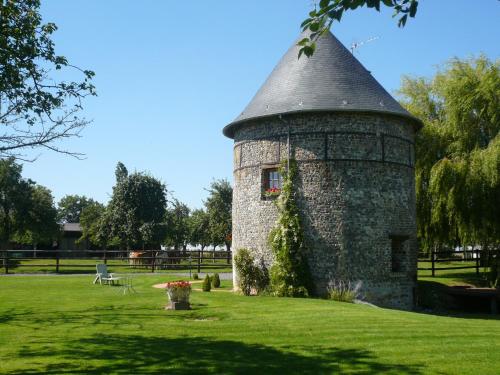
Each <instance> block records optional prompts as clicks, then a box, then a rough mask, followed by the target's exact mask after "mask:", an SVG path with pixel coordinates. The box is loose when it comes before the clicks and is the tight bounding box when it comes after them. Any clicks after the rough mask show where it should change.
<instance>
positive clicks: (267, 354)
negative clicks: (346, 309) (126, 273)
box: [14, 335, 421, 374]
mask: <svg viewBox="0 0 500 375" xmlns="http://www.w3.org/2000/svg"><path fill="white" fill-rule="evenodd" d="M292 349H295V350H299V351H301V352H306V354H303V353H297V352H294V351H289V350H288V349H287V350H286V351H285V350H283V351H282V350H277V349H276V348H273V347H268V346H264V345H258V344H245V343H242V342H237V341H218V340H210V339H207V338H188V337H185V338H165V337H152V336H149V337H145V336H125V335H102V336H96V337H92V338H86V339H80V340H77V341H73V342H68V343H67V345H66V346H65V347H64V348H62V349H54V348H49V347H47V348H46V349H43V348H42V349H41V350H40V349H38V348H37V349H36V350H31V349H30V348H27V347H25V348H23V349H21V351H20V353H19V356H20V358H26V359H28V358H29V359H30V363H33V362H35V363H36V362H38V361H39V357H44V359H46V360H47V359H49V360H50V361H51V362H52V363H51V364H48V365H44V366H43V365H41V364H40V366H41V367H36V368H29V366H26V367H25V368H23V369H22V371H19V372H17V373H18V374H21V373H22V374H34V373H41V372H42V373H45V374H59V373H62V372H63V373H73V374H89V373H99V374H101V373H124V374H145V373H148V374H165V373H168V374H197V373H210V374H255V373H259V374H282V373H285V372H286V373H289V374H323V373H334V372H343V371H345V372H349V373H363V374H371V373H384V374H420V373H421V369H420V366H414V365H407V364H387V363H383V362H381V361H379V360H378V359H377V358H376V357H375V356H374V355H373V354H372V353H370V352H369V351H366V350H357V349H337V348H327V349H325V348H319V347H298V348H297V347H295V348H292ZM50 357H53V359H52V360H51V359H50ZM14 373H16V372H14Z"/></svg>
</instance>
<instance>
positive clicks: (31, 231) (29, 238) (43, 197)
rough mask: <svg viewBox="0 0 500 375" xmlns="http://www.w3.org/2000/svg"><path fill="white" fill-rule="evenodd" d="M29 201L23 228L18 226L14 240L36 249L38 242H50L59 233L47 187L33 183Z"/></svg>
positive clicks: (52, 202) (53, 206) (52, 201)
mask: <svg viewBox="0 0 500 375" xmlns="http://www.w3.org/2000/svg"><path fill="white" fill-rule="evenodd" d="M30 198H31V202H30V204H29V206H30V209H29V211H28V217H27V218H26V221H25V226H24V228H19V229H18V232H17V233H16V236H15V238H16V241H17V242H20V243H26V244H28V243H29V244H31V245H33V248H34V249H35V250H36V249H37V248H38V245H39V244H40V243H45V244H52V241H53V240H54V239H56V238H57V237H58V235H59V231H60V227H59V224H58V223H57V210H56V207H55V205H54V198H53V197H52V193H51V191H50V190H49V189H47V188H46V187H44V186H41V185H34V186H33V187H32V189H31V197H30Z"/></svg>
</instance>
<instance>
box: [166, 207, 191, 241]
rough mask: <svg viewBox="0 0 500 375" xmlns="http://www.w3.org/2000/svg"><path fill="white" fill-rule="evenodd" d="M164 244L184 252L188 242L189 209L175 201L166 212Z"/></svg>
mask: <svg viewBox="0 0 500 375" xmlns="http://www.w3.org/2000/svg"><path fill="white" fill-rule="evenodd" d="M166 222H167V237H166V244H167V245H171V246H173V247H174V249H175V250H179V249H180V248H181V247H182V248H183V250H186V246H187V244H188V241H189V207H188V206H186V205H185V204H184V203H182V202H180V201H179V200H177V199H174V200H173V202H172V208H170V209H168V210H167V215H166Z"/></svg>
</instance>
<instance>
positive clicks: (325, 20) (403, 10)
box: [298, 0, 419, 57]
mask: <svg viewBox="0 0 500 375" xmlns="http://www.w3.org/2000/svg"><path fill="white" fill-rule="evenodd" d="M418 1H419V0H321V1H320V2H319V8H317V7H316V6H315V8H314V9H313V10H312V11H311V12H309V17H308V18H307V19H305V20H304V22H302V25H301V27H302V29H303V30H309V31H310V32H311V35H310V36H309V37H305V38H303V39H302V40H301V41H300V42H299V43H298V44H299V46H301V48H300V50H299V57H300V56H301V55H302V54H305V55H306V56H307V57H311V56H312V55H313V54H314V50H315V49H316V40H317V39H318V38H319V37H320V36H321V35H322V34H323V33H325V32H327V31H328V30H330V28H331V26H332V24H333V22H334V21H338V22H340V20H341V19H342V15H343V14H344V12H347V11H349V10H355V9H357V8H360V7H363V6H365V5H366V6H367V7H368V8H373V9H375V10H377V11H380V6H381V5H382V6H386V7H389V8H392V9H394V16H397V15H401V14H402V16H401V17H400V18H399V21H398V26H399V27H404V26H405V24H406V21H407V20H408V16H410V17H415V15H416V14H417V7H418Z"/></svg>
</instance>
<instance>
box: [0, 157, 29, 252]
mask: <svg viewBox="0 0 500 375" xmlns="http://www.w3.org/2000/svg"><path fill="white" fill-rule="evenodd" d="M21 173H22V166H21V165H20V164H17V163H16V162H15V160H14V158H7V159H0V246H1V247H3V248H6V247H8V246H9V243H10V241H11V240H12V237H13V235H14V234H15V233H16V232H22V231H24V230H25V228H26V227H27V225H28V223H29V217H30V215H29V212H30V209H31V204H32V199H31V197H32V190H33V185H34V182H33V181H31V180H27V179H24V178H22V176H21Z"/></svg>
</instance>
